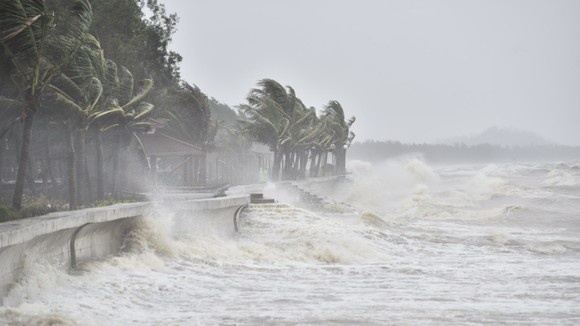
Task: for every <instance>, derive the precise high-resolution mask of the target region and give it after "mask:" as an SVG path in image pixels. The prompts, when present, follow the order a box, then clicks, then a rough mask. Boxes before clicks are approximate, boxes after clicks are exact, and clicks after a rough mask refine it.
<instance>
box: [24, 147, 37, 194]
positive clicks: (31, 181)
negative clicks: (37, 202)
mask: <svg viewBox="0 0 580 326" xmlns="http://www.w3.org/2000/svg"><path fill="white" fill-rule="evenodd" d="M26 183H27V184H28V189H30V192H31V193H32V196H33V197H36V196H37V195H38V192H37V191H36V171H34V157H33V156H32V154H30V153H29V154H28V173H27V174H26Z"/></svg>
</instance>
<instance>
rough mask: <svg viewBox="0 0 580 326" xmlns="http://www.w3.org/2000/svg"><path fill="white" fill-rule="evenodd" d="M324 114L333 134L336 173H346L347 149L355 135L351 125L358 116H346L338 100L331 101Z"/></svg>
mask: <svg viewBox="0 0 580 326" xmlns="http://www.w3.org/2000/svg"><path fill="white" fill-rule="evenodd" d="M324 116H325V118H326V119H327V122H328V128H329V129H330V131H331V132H332V134H333V137H332V150H333V153H334V155H335V158H336V169H335V174H338V175H343V174H345V173H346V168H345V164H346V149H347V148H348V147H349V146H350V144H351V143H352V140H353V139H354V137H355V135H354V133H353V132H352V131H350V127H351V126H352V124H353V123H354V122H355V120H356V118H355V117H351V118H350V119H348V121H346V120H345V118H344V110H343V109H342V105H340V103H339V102H338V101H330V102H328V104H327V105H326V106H325V108H324Z"/></svg>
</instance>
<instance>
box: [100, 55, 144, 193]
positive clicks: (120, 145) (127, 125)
mask: <svg viewBox="0 0 580 326" xmlns="http://www.w3.org/2000/svg"><path fill="white" fill-rule="evenodd" d="M118 77H119V84H118V86H117V87H116V88H115V89H114V91H113V95H111V96H112V100H111V101H110V102H109V103H108V104H107V107H105V109H103V110H101V111H96V112H94V113H93V114H91V115H90V116H89V125H91V126H92V127H94V128H95V129H96V132H97V133H101V132H116V133H117V134H116V137H117V140H116V142H115V146H116V150H115V151H114V152H115V153H116V155H115V156H114V157H113V171H114V173H115V174H116V175H115V176H114V177H113V185H112V192H113V193H115V192H116V185H117V179H118V178H119V176H124V175H126V171H125V170H126V166H125V163H126V162H121V163H122V164H119V161H120V160H122V161H124V160H123V156H124V155H125V152H126V151H127V149H128V147H129V145H130V143H131V140H132V139H135V141H136V142H137V144H138V146H137V150H138V155H139V156H140V158H141V162H142V163H143V164H144V165H145V166H147V167H149V162H148V160H147V154H146V153H145V148H144V146H143V144H142V142H141V138H140V137H139V134H141V133H143V132H146V131H148V130H149V129H150V128H151V124H150V122H149V121H148V120H149V118H150V117H151V115H152V113H153V110H154V106H153V104H151V103H148V102H146V101H144V100H145V98H146V96H147V95H148V94H149V92H150V91H151V90H152V89H153V80H151V79H144V80H141V81H139V82H138V83H137V85H136V86H137V87H136V89H134V88H135V87H134V81H133V75H132V74H131V72H130V71H129V70H128V69H127V68H125V67H121V68H120V69H119V70H118ZM99 137H100V135H98V136H97V140H99V139H100V138H99ZM97 154H98V153H97ZM97 156H101V158H102V154H100V155H99V154H98V155H97ZM97 165H98V166H99V167H98V169H102V165H103V163H102V162H97ZM119 165H121V168H119Z"/></svg>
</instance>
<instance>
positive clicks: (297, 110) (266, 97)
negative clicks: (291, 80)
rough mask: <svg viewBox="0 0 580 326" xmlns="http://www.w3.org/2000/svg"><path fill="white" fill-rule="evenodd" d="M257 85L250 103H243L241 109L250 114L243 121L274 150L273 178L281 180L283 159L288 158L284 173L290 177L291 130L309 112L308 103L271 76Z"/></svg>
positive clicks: (259, 140)
mask: <svg viewBox="0 0 580 326" xmlns="http://www.w3.org/2000/svg"><path fill="white" fill-rule="evenodd" d="M257 86H258V88H254V89H252V90H251V91H250V93H249V95H248V97H247V101H248V104H247V105H241V106H240V109H241V111H242V112H243V113H245V114H246V116H247V120H246V121H245V122H244V124H245V129H246V130H247V132H248V133H249V134H250V135H251V136H252V137H253V138H254V139H255V140H256V141H258V142H260V143H262V144H265V145H267V146H269V147H270V150H271V151H272V152H274V164H273V167H272V179H273V180H279V179H280V168H281V165H282V159H283V158H285V169H284V172H285V173H284V175H283V177H288V171H290V170H289V167H290V166H291V163H292V156H291V153H290V150H291V149H292V134H291V130H292V129H295V128H296V126H297V125H299V124H301V123H302V122H303V120H305V119H307V118H308V115H307V114H306V115H305V114H303V113H304V111H305V109H304V107H305V106H304V104H303V103H302V101H300V99H299V98H298V97H297V96H296V93H295V92H294V89H292V88H291V87H289V86H287V87H286V88H285V87H284V86H282V85H281V84H279V83H278V82H276V81H275V80H272V79H262V80H260V81H259V82H258V84H257Z"/></svg>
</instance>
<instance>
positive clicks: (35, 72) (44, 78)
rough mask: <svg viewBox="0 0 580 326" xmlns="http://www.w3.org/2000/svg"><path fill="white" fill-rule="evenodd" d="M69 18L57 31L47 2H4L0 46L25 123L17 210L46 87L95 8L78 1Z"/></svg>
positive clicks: (14, 204) (14, 200)
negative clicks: (16, 89)
mask: <svg viewBox="0 0 580 326" xmlns="http://www.w3.org/2000/svg"><path fill="white" fill-rule="evenodd" d="M68 14H69V17H68V18H67V20H66V28H63V29H62V32H61V33H56V32H55V30H54V28H53V26H51V25H50V21H51V16H50V14H49V13H48V11H47V8H46V5H45V2H44V1H37V0H36V1H35V0H2V1H0V30H1V31H2V32H1V34H0V43H1V44H2V47H3V50H4V56H5V58H6V59H8V61H9V62H10V64H11V70H10V74H11V76H12V78H13V80H14V83H15V84H16V85H17V86H18V89H19V94H18V96H17V97H16V98H15V100H17V101H18V103H17V104H16V106H17V107H18V109H19V111H20V115H21V117H20V119H21V121H22V122H23V123H24V125H23V129H22V144H21V149H20V158H19V164H18V173H17V176H16V185H15V189H14V195H13V198H12V207H13V208H14V209H17V210H18V209H20V208H21V206H22V194H23V191H24V180H25V177H26V167H27V166H28V159H29V151H30V143H31V136H32V124H33V121H34V115H35V113H36V112H37V111H38V110H39V109H40V107H41V104H42V102H43V100H44V98H43V97H44V95H45V92H46V90H47V89H48V86H49V85H50V84H51V82H52V81H53V79H54V78H55V77H56V76H57V75H58V74H59V73H60V70H61V68H62V67H63V66H65V65H66V64H67V63H68V62H69V61H70V60H71V58H72V57H73V55H74V53H75V52H76V50H77V49H78V48H79V47H80V45H81V40H82V36H83V35H84V34H85V33H86V31H87V30H88V28H89V26H90V23H91V16H92V10H91V5H90V3H89V2H88V0H75V1H73V2H72V4H71V6H70V8H69V12H68Z"/></svg>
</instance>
